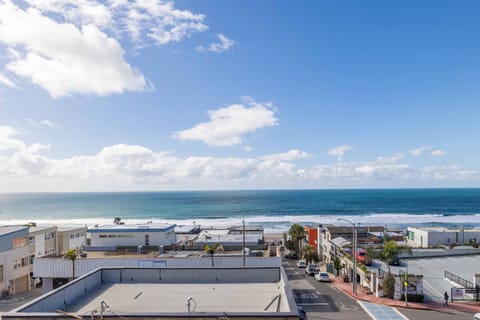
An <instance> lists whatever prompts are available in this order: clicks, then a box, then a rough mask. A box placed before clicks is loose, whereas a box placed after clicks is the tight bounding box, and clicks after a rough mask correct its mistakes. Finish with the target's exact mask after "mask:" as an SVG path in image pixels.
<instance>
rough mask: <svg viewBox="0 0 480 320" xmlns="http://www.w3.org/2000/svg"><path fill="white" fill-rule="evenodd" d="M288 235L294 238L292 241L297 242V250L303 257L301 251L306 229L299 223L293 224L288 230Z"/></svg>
mask: <svg viewBox="0 0 480 320" xmlns="http://www.w3.org/2000/svg"><path fill="white" fill-rule="evenodd" d="M288 234H289V235H290V236H291V237H292V239H293V240H294V241H295V242H296V245H295V246H296V247H297V249H296V250H295V251H296V252H297V253H298V255H299V256H301V249H302V244H301V243H302V240H303V239H305V229H303V227H302V226H301V225H299V224H298V223H295V224H293V225H292V226H291V227H290V230H288Z"/></svg>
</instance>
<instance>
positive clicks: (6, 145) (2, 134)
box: [0, 126, 25, 151]
mask: <svg viewBox="0 0 480 320" xmlns="http://www.w3.org/2000/svg"><path fill="white" fill-rule="evenodd" d="M17 134H18V132H17V131H16V130H15V129H13V128H12V127H10V126H0V151H4V150H23V149H25V143H24V142H23V141H22V140H19V139H15V138H14V137H13V136H15V135H17Z"/></svg>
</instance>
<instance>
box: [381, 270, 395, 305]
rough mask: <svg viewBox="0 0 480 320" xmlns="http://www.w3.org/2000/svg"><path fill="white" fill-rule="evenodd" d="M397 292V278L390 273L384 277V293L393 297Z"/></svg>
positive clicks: (388, 296)
mask: <svg viewBox="0 0 480 320" xmlns="http://www.w3.org/2000/svg"><path fill="white" fill-rule="evenodd" d="M394 293H395V278H394V277H393V276H392V274H391V273H388V274H387V275H386V276H385V278H384V279H383V295H384V296H385V297H387V298H390V299H393V294H394Z"/></svg>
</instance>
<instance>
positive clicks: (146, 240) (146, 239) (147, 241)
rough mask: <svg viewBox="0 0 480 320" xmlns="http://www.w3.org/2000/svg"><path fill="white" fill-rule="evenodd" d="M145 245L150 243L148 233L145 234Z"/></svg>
mask: <svg viewBox="0 0 480 320" xmlns="http://www.w3.org/2000/svg"><path fill="white" fill-rule="evenodd" d="M145 245H146V246H149V245H150V236H149V235H148V234H146V235H145Z"/></svg>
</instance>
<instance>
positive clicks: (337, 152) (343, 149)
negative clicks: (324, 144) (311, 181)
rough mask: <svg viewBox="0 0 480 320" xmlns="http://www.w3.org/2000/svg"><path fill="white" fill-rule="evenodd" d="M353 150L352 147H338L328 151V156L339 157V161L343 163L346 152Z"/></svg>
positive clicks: (344, 145)
mask: <svg viewBox="0 0 480 320" xmlns="http://www.w3.org/2000/svg"><path fill="white" fill-rule="evenodd" d="M350 150H352V146H349V145H346V144H343V145H340V146H337V147H335V148H332V149H330V150H328V151H327V154H328V155H330V156H335V157H337V160H338V161H342V158H343V156H344V155H345V152H347V151H350Z"/></svg>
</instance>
